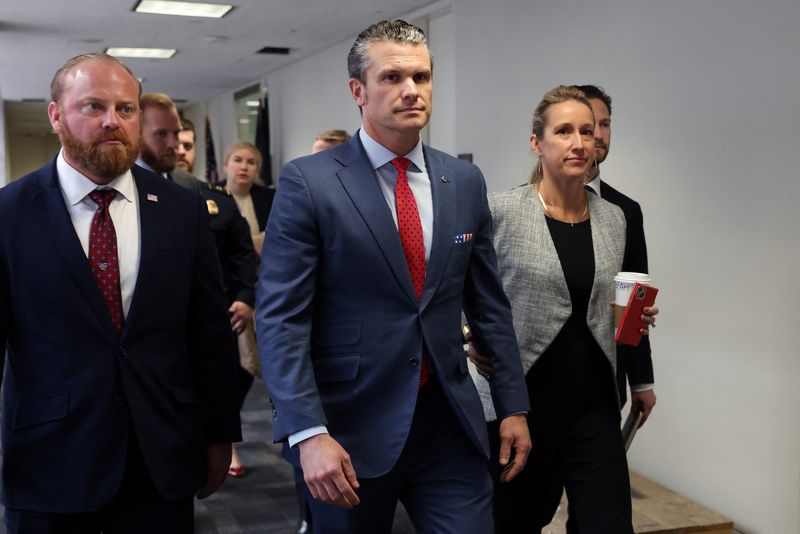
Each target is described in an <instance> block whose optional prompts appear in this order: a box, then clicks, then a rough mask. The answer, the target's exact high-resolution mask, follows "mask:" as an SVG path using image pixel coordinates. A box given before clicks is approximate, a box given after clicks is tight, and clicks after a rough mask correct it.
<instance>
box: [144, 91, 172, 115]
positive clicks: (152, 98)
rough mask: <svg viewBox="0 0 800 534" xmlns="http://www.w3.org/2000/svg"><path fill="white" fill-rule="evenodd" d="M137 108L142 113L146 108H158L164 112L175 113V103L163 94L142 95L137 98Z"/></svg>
mask: <svg viewBox="0 0 800 534" xmlns="http://www.w3.org/2000/svg"><path fill="white" fill-rule="evenodd" d="M139 107H140V108H142V111H144V110H146V109H147V108H158V109H163V110H164V111H170V110H175V111H176V112H177V108H176V107H175V102H173V101H172V99H171V98H170V97H169V96H168V95H165V94H164V93H145V94H143V95H142V96H141V97H139Z"/></svg>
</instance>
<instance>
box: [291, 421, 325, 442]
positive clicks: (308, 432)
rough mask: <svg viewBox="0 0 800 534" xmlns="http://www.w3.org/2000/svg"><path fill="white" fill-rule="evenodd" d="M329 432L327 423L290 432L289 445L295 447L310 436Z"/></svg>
mask: <svg viewBox="0 0 800 534" xmlns="http://www.w3.org/2000/svg"><path fill="white" fill-rule="evenodd" d="M327 433H328V427H326V426H325V425H317V426H312V427H311V428H306V429H305V430H301V431H300V432H295V433H294V434H289V446H290V447H294V446H295V445H297V444H298V443H300V442H301V441H305V440H307V439H308V438H313V437H314V436H318V435H320V434H327Z"/></svg>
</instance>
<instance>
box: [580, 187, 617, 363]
mask: <svg viewBox="0 0 800 534" xmlns="http://www.w3.org/2000/svg"><path fill="white" fill-rule="evenodd" d="M587 197H588V200H589V212H590V214H591V226H592V247H593V249H594V263H595V266H594V280H593V282H592V293H591V295H590V297H589V306H588V309H587V324H588V325H589V327H590V329H591V331H592V335H594V338H595V340H597V342H598V344H599V345H600V347H601V348H602V349H603V352H605V353H606V356H607V357H608V359H609V360H610V361H611V364H612V366H616V352H615V351H614V350H613V347H612V348H609V347H608V345H607V343H606V341H605V340H606V339H607V336H608V325H607V324H606V323H605V322H604V320H603V319H604V318H606V317H607V316H608V314H607V313H603V312H604V311H607V310H606V309H607V308H608V307H609V306H610V305H611V303H610V302H605V301H603V298H602V297H601V295H607V294H608V293H607V292H606V291H605V290H606V289H607V286H608V284H609V280H610V279H611V278H613V276H614V275H615V274H616V268H615V266H614V264H613V262H614V257H615V252H618V251H617V249H618V248H619V244H618V243H619V239H620V238H621V239H623V240H624V235H623V236H616V237H615V236H614V235H613V234H612V232H611V221H610V220H609V219H608V217H607V212H606V210H605V208H604V204H605V203H604V202H603V201H602V200H601V199H599V198H598V197H597V195H587ZM623 242H624V241H623ZM619 252H620V254H617V257H621V251H619ZM618 267H621V265H620V266H618ZM592 318H595V319H594V320H592Z"/></svg>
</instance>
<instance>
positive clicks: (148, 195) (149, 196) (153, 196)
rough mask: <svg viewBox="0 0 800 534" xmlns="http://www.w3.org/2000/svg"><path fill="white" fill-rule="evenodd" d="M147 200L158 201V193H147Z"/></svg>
mask: <svg viewBox="0 0 800 534" xmlns="http://www.w3.org/2000/svg"><path fill="white" fill-rule="evenodd" d="M147 200H149V201H150V202H158V195H154V194H153V193H147Z"/></svg>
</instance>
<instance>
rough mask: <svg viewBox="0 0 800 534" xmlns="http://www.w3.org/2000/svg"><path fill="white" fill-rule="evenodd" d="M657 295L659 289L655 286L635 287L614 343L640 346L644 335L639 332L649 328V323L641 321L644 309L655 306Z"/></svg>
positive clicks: (636, 285)
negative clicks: (646, 327)
mask: <svg viewBox="0 0 800 534" xmlns="http://www.w3.org/2000/svg"><path fill="white" fill-rule="evenodd" d="M657 294H658V289H657V288H655V287H653V286H645V285H639V282H636V283H635V284H634V285H633V289H632V290H631V297H630V299H629V300H628V305H627V306H626V307H625V311H624V312H623V313H622V319H621V320H620V323H619V327H618V328H617V331H616V334H615V335H614V341H616V342H617V343H622V344H623V345H631V346H633V347H638V346H639V342H640V341H641V340H642V334H641V333H639V331H640V330H641V329H642V328H644V327H645V326H647V323H645V322H644V321H642V319H641V316H642V309H643V308H649V307H651V306H652V305H653V304H655V302H656V295H657Z"/></svg>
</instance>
